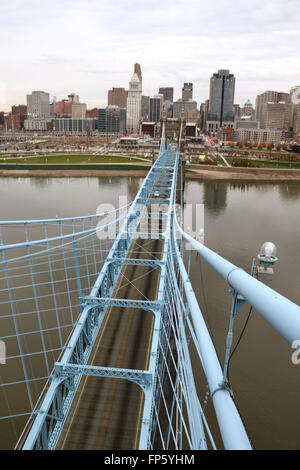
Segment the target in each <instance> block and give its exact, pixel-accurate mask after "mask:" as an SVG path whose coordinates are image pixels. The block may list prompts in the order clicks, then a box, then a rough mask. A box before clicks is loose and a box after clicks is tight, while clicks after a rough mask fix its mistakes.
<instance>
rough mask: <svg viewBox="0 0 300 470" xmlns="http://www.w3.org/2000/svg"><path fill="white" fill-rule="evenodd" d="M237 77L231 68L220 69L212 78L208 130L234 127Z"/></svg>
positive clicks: (214, 130)
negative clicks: (230, 71) (230, 70)
mask: <svg viewBox="0 0 300 470" xmlns="http://www.w3.org/2000/svg"><path fill="white" fill-rule="evenodd" d="M234 91H235V77H234V75H233V74H231V73H229V70H223V69H220V70H218V72H217V73H214V74H213V76H212V77H211V79H210V92H209V109H208V119H207V130H208V131H209V132H216V131H217V130H218V129H219V128H220V127H222V126H224V127H232V126H233V122H234V108H233V104H234Z"/></svg>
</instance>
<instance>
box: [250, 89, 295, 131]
mask: <svg viewBox="0 0 300 470" xmlns="http://www.w3.org/2000/svg"><path fill="white" fill-rule="evenodd" d="M289 101H290V96H289V94H288V93H284V92H282V91H280V92H279V91H274V90H267V91H265V92H264V93H261V94H260V95H258V96H257V97H256V102H255V119H256V121H258V122H259V123H260V127H263V123H262V121H263V109H264V105H265V104H266V103H279V102H285V103H288V102H289Z"/></svg>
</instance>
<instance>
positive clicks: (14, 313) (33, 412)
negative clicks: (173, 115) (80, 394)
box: [0, 127, 300, 450]
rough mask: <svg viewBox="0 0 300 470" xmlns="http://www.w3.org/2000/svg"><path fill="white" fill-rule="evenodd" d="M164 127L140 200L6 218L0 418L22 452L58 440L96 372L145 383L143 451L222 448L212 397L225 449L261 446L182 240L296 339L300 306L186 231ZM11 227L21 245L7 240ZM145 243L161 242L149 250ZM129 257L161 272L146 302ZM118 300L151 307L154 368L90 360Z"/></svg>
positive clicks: (0, 264)
mask: <svg viewBox="0 0 300 470" xmlns="http://www.w3.org/2000/svg"><path fill="white" fill-rule="evenodd" d="M164 131H165V128H164V127H163V135H162V139H161V148H160V154H159V157H158V159H157V161H156V162H155V163H154V165H153V167H152V168H151V170H150V172H149V173H148V175H147V177H146V179H145V181H144V184H143V185H142V187H141V188H140V190H139V191H138V194H137V196H136V198H135V200H134V201H133V202H132V203H131V204H130V205H128V206H125V207H122V208H120V209H117V210H116V211H111V212H109V213H107V212H105V213H103V214H98V215H93V216H87V217H78V218H69V219H54V220H43V221H17V222H2V223H1V245H0V253H1V261H0V307H1V310H0V331H1V338H0V340H1V343H0V345H2V349H3V346H4V349H5V351H2V354H0V361H2V362H3V358H5V362H6V366H7V365H8V367H5V368H2V367H1V370H0V372H1V377H0V380H1V383H0V396H1V402H0V403H1V405H0V406H1V410H0V411H1V419H0V426H2V430H3V432H2V433H1V434H4V433H5V435H6V436H7V439H10V441H12V440H13V438H15V441H17V440H18V439H19V441H18V445H17V448H24V449H54V448H56V446H57V443H58V440H59V437H60V435H61V433H62V430H63V429H64V426H65V425H66V422H67V418H68V414H69V411H70V409H71V406H72V403H73V402H74V400H75V399H76V396H77V395H76V394H77V391H78V387H79V385H80V383H81V380H82V378H83V377H85V376H94V377H101V378H104V379H122V380H128V381H130V382H133V383H134V384H135V385H137V386H138V387H140V388H141V389H142V392H143V410H142V413H141V417H140V420H139V424H138V428H139V429H138V431H139V444H138V448H140V449H175V450H177V449H208V448H209V449H215V448H216V447H217V444H216V439H215V436H214V433H213V432H212V430H211V423H208V421H209V419H208V418H207V414H206V412H207V406H206V405H207V403H208V400H209V399H210V401H211V404H212V405H213V408H214V411H215V415H216V418H217V422H218V425H219V430H220V433H221V437H222V440H223V445H224V447H225V448H226V449H251V444H250V442H249V438H248V436H247V433H246V431H245V428H244V425H243V422H242V420H241V417H240V415H239V412H238V410H237V407H236V404H235V402H234V400H233V397H232V392H231V390H230V387H229V385H228V383H227V382H226V377H225V376H224V373H223V370H222V368H221V364H220V363H219V359H218V357H217V354H216V351H215V348H214V344H213V342H212V339H211V337H210V334H209V332H208V329H207V327H206V324H205V321H204V319H203V317H202V314H201V310H200V308H199V304H198V301H197V299H196V296H195V293H194V291H193V287H192V285H191V282H190V279H189V274H188V270H187V269H186V267H185V263H184V257H183V242H184V241H185V242H188V243H189V244H190V249H192V250H194V251H197V252H198V253H199V254H200V255H201V256H202V257H203V258H204V259H206V261H208V262H209V263H210V264H211V265H212V266H213V267H214V269H216V270H217V271H218V272H219V273H220V274H221V275H222V276H223V277H224V279H225V280H226V281H227V282H228V284H229V285H230V287H231V288H232V292H233V294H234V298H235V299H237V298H238V296H239V299H240V301H242V302H245V301H248V302H249V303H250V304H251V305H253V306H254V308H255V309H256V310H257V312H258V313H260V314H261V315H263V316H264V318H266V319H267V321H269V322H270V323H271V325H272V326H273V327H274V328H275V329H276V330H277V331H279V332H280V334H282V336H283V337H284V338H285V339H287V341H289V342H292V341H293V340H294V339H297V338H298V337H299V335H300V308H299V307H298V306H297V305H295V304H293V303H292V302H290V301H289V300H288V299H285V298H284V297H283V296H280V295H279V294H278V293H276V292H274V291H272V290H271V289H269V288H268V287H267V286H265V285H263V284H262V283H260V282H259V281H258V280H256V279H254V278H253V277H251V276H250V275H248V274H247V273H245V272H244V271H242V270H241V269H239V268H238V267H236V266H234V265H233V264H231V263H230V262H228V261H227V260H225V259H223V258H222V257H220V256H219V255H217V254H216V253H214V252H213V251H211V250H209V249H208V248H206V247H204V246H203V245H201V244H200V243H199V242H197V241H195V240H194V239H192V238H191V237H190V236H189V235H187V234H186V233H185V232H184V231H183V230H182V229H181V224H179V223H178V221H177V217H176V211H175V201H176V192H177V190H178V188H177V174H178V173H179V170H180V167H179V165H180V163H179V149H180V139H179V145H178V147H177V151H176V152H174V151H173V150H172V149H170V148H169V147H168V148H167V149H165V137H164ZM157 192H159V195H160V198H159V201H158V200H157V199H156V196H155V194H156V193H157ZM153 222H154V223H153ZM12 226H13V227H14V228H15V230H14V232H13V233H14V234H15V233H17V231H19V232H18V242H16V241H15V240H9V239H8V236H9V237H10V234H11V230H10V231H9V229H11V227H12ZM20 233H21V234H22V237H23V240H22V241H19V240H21V236H20ZM140 240H144V241H145V240H146V243H143V244H141V241H140ZM147 240H148V241H149V240H150V241H153V240H156V241H157V245H155V244H150V248H149V247H148V244H147V243H148V241H147ZM154 246H159V247H160V248H159V249H158V251H157V252H155V251H154V248H153V247H154ZM148 248H149V249H148ZM127 265H131V266H139V267H147V268H148V269H149V270H150V271H155V270H156V271H157V272H158V273H159V276H158V279H159V281H158V286H157V293H156V297H155V299H153V298H148V297H146V296H145V295H144V294H143V293H142V292H140V291H139V294H140V295H141V296H142V298H139V299H135V298H133V299H128V298H126V297H122V296H121V297H120V296H119V295H118V293H119V290H120V288H119V287H118V280H119V279H120V278H124V279H125V281H126V282H127V283H128V284H134V282H135V281H136V280H137V279H136V278H134V277H133V278H131V279H128V278H125V276H124V272H123V268H124V266H127ZM150 271H146V274H145V273H144V274H142V275H141V276H147V275H148V274H149V272H150ZM133 272H134V271H133ZM147 273H148V274H147ZM110 307H119V308H121V309H123V308H124V309H127V310H130V309H135V310H139V311H145V312H147V315H152V318H153V321H152V324H153V326H152V331H151V344H150V346H149V350H148V353H149V361H148V368H146V369H145V370H143V369H126V368H122V367H106V366H100V365H95V364H91V363H89V358H90V355H91V351H92V348H93V345H94V343H95V340H96V338H97V337H98V334H99V332H100V331H101V327H102V323H103V320H104V318H105V315H109V313H110V310H109V309H110ZM282 311H284V316H282ZM232 313H236V311H233V312H232ZM191 351H193V352H194V353H195V352H196V355H194V358H193V361H192V359H191ZM0 353H1V351H0ZM199 370H201V374H199ZM200 377H201V379H200ZM196 379H197V380H196ZM28 417H29V419H28ZM26 420H27V422H26ZM25 423H26V426H25V428H24V425H25ZM23 428H24V429H23ZM22 429H23V432H22ZM21 432H22V434H21ZM20 434H21V438H20ZM4 447H5V442H4Z"/></svg>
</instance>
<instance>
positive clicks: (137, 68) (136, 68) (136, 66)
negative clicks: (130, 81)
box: [134, 63, 143, 87]
mask: <svg viewBox="0 0 300 470" xmlns="http://www.w3.org/2000/svg"><path fill="white" fill-rule="evenodd" d="M134 73H136V74H137V76H138V77H139V81H140V82H141V87H142V84H143V81H142V69H141V66H140V64H138V63H136V64H134Z"/></svg>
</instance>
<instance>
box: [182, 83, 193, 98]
mask: <svg viewBox="0 0 300 470" xmlns="http://www.w3.org/2000/svg"><path fill="white" fill-rule="evenodd" d="M192 99H193V84H192V83H189V82H188V83H184V84H183V88H182V100H183V101H188V100H192Z"/></svg>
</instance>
